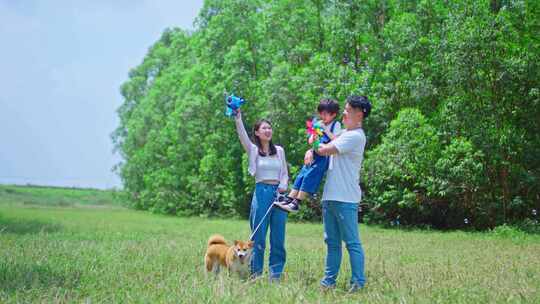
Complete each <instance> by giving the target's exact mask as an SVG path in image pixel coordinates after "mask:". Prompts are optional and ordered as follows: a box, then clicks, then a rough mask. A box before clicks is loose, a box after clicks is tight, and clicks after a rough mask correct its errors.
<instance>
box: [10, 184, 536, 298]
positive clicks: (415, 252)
mask: <svg viewBox="0 0 540 304" xmlns="http://www.w3.org/2000/svg"><path fill="white" fill-rule="evenodd" d="M213 233H221V234H223V235H224V236H225V237H226V238H227V239H234V238H247V237H248V236H249V231H248V223H247V221H244V220H217V219H202V218H179V217H171V216H160V215H153V214H150V213H148V212H139V211H133V210H128V209H124V208H122V207H121V205H120V204H118V203H116V202H115V200H114V199H113V196H112V194H111V193H110V192H104V191H96V190H76V189H57V188H43V187H15V186H0V303H28V302H34V303H73V302H76V303H80V302H84V303H100V302H104V303H126V302H136V303H277V302H281V303H335V302H337V303H358V302H361V303H496V302H499V303H503V302H504V303H507V302H509V303H540V236H539V235H528V234H525V233H522V232H519V231H516V230H513V229H511V228H505V227H503V228H500V229H496V230H495V231H493V232H485V233H466V232H446V233H442V232H435V231H403V230H388V229H382V228H377V227H370V226H365V225H361V226H360V233H361V238H362V242H363V245H364V250H365V253H366V275H367V279H368V284H367V286H366V288H365V289H364V290H363V291H361V292H360V293H357V294H347V293H346V292H345V288H346V283H347V281H348V279H349V275H350V269H349V265H348V256H347V255H346V254H344V262H343V265H342V272H341V275H340V278H339V282H338V288H337V289H336V290H335V291H333V292H328V293H322V292H321V291H320V290H319V286H318V281H319V279H320V278H321V276H322V274H323V264H324V256H325V246H324V243H323V241H322V225H321V224H317V223H314V224H299V223H289V224H288V225H287V249H288V257H287V266H286V271H287V275H286V278H285V280H284V281H283V282H281V283H278V284H270V283H269V282H268V281H267V280H266V279H263V280H257V281H254V282H242V281H239V280H238V279H234V278H228V277H227V276H225V275H221V276H219V277H218V278H214V277H212V276H210V277H209V278H206V277H205V274H204V272H203V270H202V261H203V254H204V251H205V246H206V241H207V239H208V237H209V236H210V235H211V234H213ZM345 252H346V251H345Z"/></svg>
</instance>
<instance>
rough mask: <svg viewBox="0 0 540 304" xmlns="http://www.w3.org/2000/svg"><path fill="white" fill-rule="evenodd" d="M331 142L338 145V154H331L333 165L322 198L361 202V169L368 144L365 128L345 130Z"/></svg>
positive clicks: (327, 176)
mask: <svg viewBox="0 0 540 304" xmlns="http://www.w3.org/2000/svg"><path fill="white" fill-rule="evenodd" d="M331 144H332V145H334V146H335V147H336V149H337V150H338V154H335V155H332V156H331V158H332V162H333V166H332V168H329V169H328V173H327V174H326V183H325V184H324V190H323V196H322V199H323V200H324V201H339V202H347V203H359V202H360V200H361V199H362V190H361V189H360V169H361V168H362V160H363V159H364V148H365V146H366V135H365V134H364V130H362V129H354V130H345V131H343V132H342V133H341V135H340V136H339V137H338V138H336V139H334V141H332V143H331Z"/></svg>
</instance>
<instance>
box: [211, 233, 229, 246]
mask: <svg viewBox="0 0 540 304" xmlns="http://www.w3.org/2000/svg"><path fill="white" fill-rule="evenodd" d="M217 244H223V245H227V242H225V238H224V237H223V236H221V235H219V234H214V235H212V236H211V237H210V238H209V239H208V247H210V246H211V245H217Z"/></svg>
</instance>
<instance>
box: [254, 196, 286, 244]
mask: <svg viewBox="0 0 540 304" xmlns="http://www.w3.org/2000/svg"><path fill="white" fill-rule="evenodd" d="M277 195H278V196H279V193H277ZM275 204H276V202H275V201H274V202H272V204H270V207H268V210H266V213H265V214H264V216H263V217H262V218H261V221H260V222H259V224H258V225H257V227H255V229H254V230H253V232H252V233H251V235H250V236H249V240H250V241H251V240H252V238H253V236H254V235H255V233H256V232H257V230H259V227H260V226H261V224H262V223H263V221H264V219H265V218H266V216H267V215H268V213H270V210H272V207H274V205H275Z"/></svg>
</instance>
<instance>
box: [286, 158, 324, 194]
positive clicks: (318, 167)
mask: <svg viewBox="0 0 540 304" xmlns="http://www.w3.org/2000/svg"><path fill="white" fill-rule="evenodd" d="M313 157H314V159H313V163H311V165H309V166H308V165H304V166H303V167H302V169H301V170H300V173H298V175H297V176H296V179H295V180H294V185H293V189H295V190H298V191H304V192H307V193H309V194H313V193H316V192H317V190H318V189H319V185H320V184H321V181H322V179H323V177H324V173H326V170H328V162H329V157H328V156H320V155H318V154H314V156H313Z"/></svg>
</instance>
